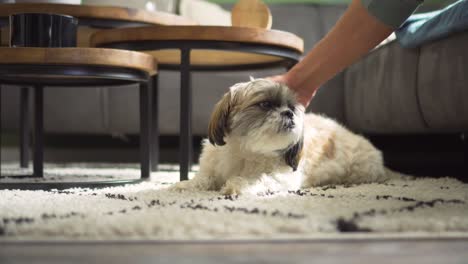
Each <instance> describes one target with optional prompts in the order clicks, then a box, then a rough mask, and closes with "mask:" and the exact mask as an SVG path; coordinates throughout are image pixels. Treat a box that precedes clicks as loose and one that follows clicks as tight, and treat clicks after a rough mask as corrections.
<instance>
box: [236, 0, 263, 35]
mask: <svg viewBox="0 0 468 264" xmlns="http://www.w3.org/2000/svg"><path fill="white" fill-rule="evenodd" d="M231 24H232V26H233V27H248V28H263V29H271V24H272V17H271V12H270V9H269V8H268V6H267V5H265V4H264V3H263V2H262V1H261V0H239V1H237V3H236V4H235V5H234V7H233V8H232V10H231Z"/></svg>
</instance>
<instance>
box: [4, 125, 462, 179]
mask: <svg viewBox="0 0 468 264" xmlns="http://www.w3.org/2000/svg"><path fill="white" fill-rule="evenodd" d="M366 137H367V138H368V139H369V140H370V141H371V142H372V143H373V144H374V145H375V146H376V147H377V148H379V149H380V150H382V152H383V154H384V160H385V165H386V166H387V167H389V168H391V169H393V170H396V171H400V172H404V173H407V174H411V175H416V176H431V177H442V176H452V177H456V178H458V179H460V180H463V181H465V182H468V140H467V138H466V137H465V136H463V135H460V134H456V135H366ZM5 139H6V140H5ZM201 139H202V138H201V137H195V138H194V144H193V149H194V155H193V161H194V162H197V159H198V155H199V153H200V142H201ZM2 142H4V143H5V142H6V144H4V143H2V146H5V145H7V146H10V147H15V146H16V145H17V143H18V140H17V137H15V136H14V135H4V136H3V137H2ZM160 142H161V153H160V162H163V163H177V162H178V160H179V153H178V143H179V142H178V137H176V136H162V137H161V138H160ZM45 146H46V153H45V160H46V161H52V162H138V158H139V154H138V137H136V136H127V137H111V136H95V135H56V134H55V135H50V134H48V135H46V138H45ZM9 158H13V159H16V156H14V157H9ZM2 159H3V160H5V158H2Z"/></svg>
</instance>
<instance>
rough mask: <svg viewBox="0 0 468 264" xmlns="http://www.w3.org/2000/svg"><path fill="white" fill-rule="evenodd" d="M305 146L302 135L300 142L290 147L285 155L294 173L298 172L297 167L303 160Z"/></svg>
mask: <svg viewBox="0 0 468 264" xmlns="http://www.w3.org/2000/svg"><path fill="white" fill-rule="evenodd" d="M303 145H304V135H302V136H301V138H300V139H299V141H298V142H297V143H296V144H294V145H293V146H292V147H290V148H289V149H288V150H287V151H286V153H285V154H284V160H285V161H286V164H288V166H290V167H291V168H292V169H293V171H296V170H297V166H298V165H299V161H300V160H301V156H302V147H303Z"/></svg>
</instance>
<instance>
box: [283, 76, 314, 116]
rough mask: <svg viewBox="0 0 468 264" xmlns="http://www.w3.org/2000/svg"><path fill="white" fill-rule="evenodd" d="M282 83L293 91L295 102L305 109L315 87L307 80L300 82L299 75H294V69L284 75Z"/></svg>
mask: <svg viewBox="0 0 468 264" xmlns="http://www.w3.org/2000/svg"><path fill="white" fill-rule="evenodd" d="M284 83H285V84H286V85H287V86H288V87H289V88H290V89H291V90H293V91H294V93H295V94H296V97H297V100H298V101H299V103H301V104H302V105H303V106H304V107H307V106H308V105H309V103H310V101H311V100H312V98H313V96H314V94H315V91H316V90H317V87H315V86H314V85H313V84H312V83H310V82H307V80H302V79H301V76H300V75H296V72H295V71H294V68H293V69H292V70H290V71H289V72H287V73H286V74H285V75H284Z"/></svg>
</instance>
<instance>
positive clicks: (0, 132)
mask: <svg viewBox="0 0 468 264" xmlns="http://www.w3.org/2000/svg"><path fill="white" fill-rule="evenodd" d="M1 151H2V85H1V84H0V177H1V176H2V153H1Z"/></svg>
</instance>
